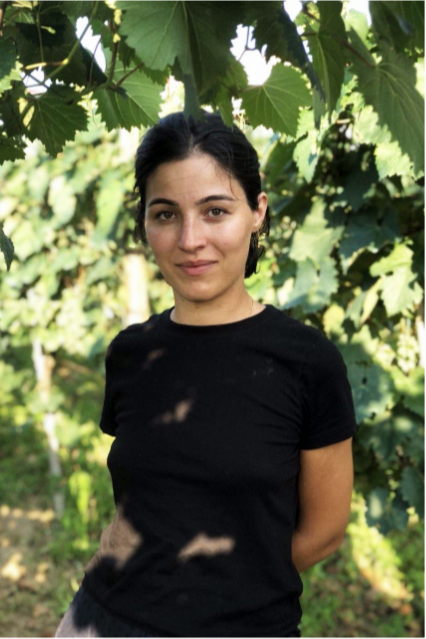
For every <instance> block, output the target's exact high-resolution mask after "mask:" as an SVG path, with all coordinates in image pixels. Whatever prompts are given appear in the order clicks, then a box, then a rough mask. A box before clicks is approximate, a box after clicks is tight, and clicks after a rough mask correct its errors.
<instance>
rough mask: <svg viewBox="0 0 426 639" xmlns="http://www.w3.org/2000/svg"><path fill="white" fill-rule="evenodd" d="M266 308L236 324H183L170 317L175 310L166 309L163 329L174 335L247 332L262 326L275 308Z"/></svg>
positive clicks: (161, 315) (162, 315)
mask: <svg viewBox="0 0 426 639" xmlns="http://www.w3.org/2000/svg"><path fill="white" fill-rule="evenodd" d="M264 306H265V308H264V309H263V310H261V311H260V312H259V313H256V315H251V316H249V317H245V318H244V319H241V320H237V321H236V322H228V323H226V324H203V325H197V324H181V323H178V322H175V321H174V320H172V319H171V317H170V315H171V313H172V311H173V309H174V308H175V307H174V306H172V307H171V308H168V309H166V310H165V311H163V312H162V313H160V320H161V324H162V326H163V328H164V329H165V330H166V331H167V332H169V333H174V334H181V335H182V334H185V335H224V334H228V333H234V332H238V331H245V330H248V329H252V328H254V327H257V326H259V325H260V324H262V323H263V322H264V321H265V320H266V319H267V318H268V317H269V315H270V314H271V312H272V309H273V306H272V305H271V304H264Z"/></svg>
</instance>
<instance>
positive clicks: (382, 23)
mask: <svg viewBox="0 0 426 639" xmlns="http://www.w3.org/2000/svg"><path fill="white" fill-rule="evenodd" d="M404 1H405V2H406V1H407V0H404ZM391 4H395V3H394V2H392V3H389V2H387V1H386V0H370V13H371V17H372V20H373V30H374V32H375V34H376V38H377V39H378V40H379V41H380V40H382V39H384V40H385V41H386V42H387V43H388V44H389V45H390V46H392V47H394V48H395V49H396V50H398V51H402V50H403V49H404V48H405V47H406V46H407V44H408V41H409V39H410V33H409V32H408V33H407V28H404V27H403V25H402V23H401V20H398V16H397V15H396V13H395V7H392V6H391Z"/></svg>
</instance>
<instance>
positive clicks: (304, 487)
mask: <svg viewBox="0 0 426 639" xmlns="http://www.w3.org/2000/svg"><path fill="white" fill-rule="evenodd" d="M353 484H354V471H353V459H352V437H350V438H349V439H345V440H344V441H341V442H338V443H337V444H332V445H330V446H324V447H321V448H314V449H310V450H301V451H300V471H299V476H298V493H299V511H298V519H297V522H296V528H295V530H294V533H293V540H292V559H293V563H294V565H295V566H296V569H297V571H298V572H299V573H300V572H302V571H303V570H306V569H307V568H310V566H313V565H314V564H316V563H318V562H319V561H322V560H323V559H325V558H326V557H328V556H329V555H331V554H332V553H334V552H335V551H336V550H337V549H338V548H339V546H340V545H341V544H342V542H343V539H344V537H345V532H346V527H347V525H348V521H349V517H350V509H351V499H352V490H353Z"/></svg>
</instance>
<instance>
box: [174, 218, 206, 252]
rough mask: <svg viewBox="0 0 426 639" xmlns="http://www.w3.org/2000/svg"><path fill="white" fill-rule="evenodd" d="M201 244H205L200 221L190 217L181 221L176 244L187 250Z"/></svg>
mask: <svg viewBox="0 0 426 639" xmlns="http://www.w3.org/2000/svg"><path fill="white" fill-rule="evenodd" d="M203 244H205V233H204V229H203V225H202V223H201V222H200V221H199V220H190V219H187V220H185V221H183V222H182V225H181V227H180V231H179V242H178V246H179V247H180V248H182V249H185V250H187V251H188V250H191V249H194V248H195V247H198V246H202V245H203Z"/></svg>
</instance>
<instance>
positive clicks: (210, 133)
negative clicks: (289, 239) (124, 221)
mask: <svg viewBox="0 0 426 639" xmlns="http://www.w3.org/2000/svg"><path fill="white" fill-rule="evenodd" d="M194 153H205V154H208V155H210V156H212V157H213V158H214V159H215V160H216V162H217V163H218V164H219V165H220V166H221V168H222V169H223V170H224V171H226V172H227V173H228V175H230V176H232V177H233V178H235V179H236V180H238V182H239V184H240V185H241V187H242V189H243V190H244V192H245V195H246V198H247V202H248V205H249V206H250V208H251V210H252V211H254V210H256V209H257V208H258V205H259V204H258V196H259V194H260V192H261V191H262V188H261V180H260V175H259V166H260V164H259V159H258V156H257V153H256V150H255V149H254V147H253V146H252V145H251V144H250V142H249V141H248V140H247V138H246V136H245V135H244V133H243V132H242V131H241V130H240V129H239V128H238V127H237V126H236V125H233V126H232V128H231V127H229V126H227V125H226V124H225V123H224V122H223V120H222V117H221V116H220V114H219V113H209V112H207V111H205V110H204V109H202V110H201V114H200V119H194V118H193V117H192V116H189V117H188V118H186V116H185V115H184V114H183V112H182V111H178V112H175V113H170V114H169V115H166V116H165V117H163V118H161V119H160V120H159V121H158V122H157V124H155V125H154V126H153V127H152V128H150V129H149V130H148V131H147V132H146V133H145V135H144V138H143V140H142V142H141V144H140V145H139V148H138V150H137V152H136V161H135V179H136V183H135V187H134V190H136V189H138V190H139V196H140V201H139V203H138V214H137V219H136V227H135V231H134V236H133V237H134V241H135V242H137V241H138V239H140V240H141V241H142V242H143V243H144V244H146V243H147V238H146V232H145V224H144V222H145V192H146V182H147V178H148V177H149V176H150V175H151V174H152V173H153V172H154V170H155V169H156V168H157V167H158V166H159V165H160V164H162V163H164V162H170V161H174V160H184V159H186V158H188V157H189V156H190V155H192V154H194ZM269 229H270V217H269V206H268V207H267V209H266V214H265V217H264V220H263V223H262V226H261V227H260V229H259V230H258V231H257V232H256V233H252V235H251V238H250V248H249V252H248V257H247V262H246V267H245V273H244V277H245V278H246V277H250V275H252V274H253V273H256V266H257V261H258V259H259V258H260V257H261V255H262V254H263V252H264V250H265V247H264V246H259V236H260V235H265V236H266V235H269Z"/></svg>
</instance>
